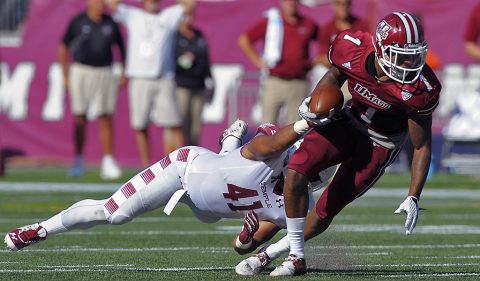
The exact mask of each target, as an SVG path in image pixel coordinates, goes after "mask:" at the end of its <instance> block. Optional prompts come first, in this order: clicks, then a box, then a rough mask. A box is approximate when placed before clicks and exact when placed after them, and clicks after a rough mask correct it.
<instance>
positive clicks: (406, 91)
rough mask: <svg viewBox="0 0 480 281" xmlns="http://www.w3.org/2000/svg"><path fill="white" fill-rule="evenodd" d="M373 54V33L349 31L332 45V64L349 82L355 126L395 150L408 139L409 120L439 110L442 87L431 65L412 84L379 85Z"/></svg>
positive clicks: (384, 83) (330, 57)
mask: <svg viewBox="0 0 480 281" xmlns="http://www.w3.org/2000/svg"><path fill="white" fill-rule="evenodd" d="M374 51H375V50H374V46H373V42H372V35H371V34H370V33H367V32H362V31H352V30H346V31H343V32H341V33H339V35H338V36H337V38H336V39H335V41H334V42H333V43H332V46H331V48H330V52H329V60H330V62H331V64H332V65H333V66H335V67H337V68H338V69H339V70H340V71H341V72H342V73H343V74H344V76H345V77H346V78H347V79H348V89H349V91H350V94H351V95H352V102H351V107H350V111H349V113H350V115H351V117H352V122H353V123H354V126H355V127H357V128H358V129H359V130H360V131H362V132H364V133H366V134H368V135H369V136H370V138H372V139H373V140H375V141H376V142H377V143H379V144H381V145H383V146H385V147H388V148H394V147H398V146H399V145H400V144H401V143H402V142H403V140H404V138H405V136H406V133H407V127H408V124H407V120H408V118H410V117H411V116H414V115H416V114H430V113H432V112H433V110H434V109H435V108H436V106H437V105H438V101H439V93H440V89H441V85H440V82H439V81H438V79H437V77H436V76H435V74H434V73H433V71H432V70H431V69H430V67H428V65H425V67H424V68H423V70H422V73H421V74H420V77H419V79H418V80H417V81H415V82H414V83H412V84H401V83H397V82H394V81H391V82H380V81H378V80H377V79H376V78H375V77H374V74H373V73H374V70H373V69H372V68H373V67H374ZM369 68H371V69H370V71H369Z"/></svg>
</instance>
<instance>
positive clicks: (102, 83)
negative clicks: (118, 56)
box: [95, 67, 122, 180]
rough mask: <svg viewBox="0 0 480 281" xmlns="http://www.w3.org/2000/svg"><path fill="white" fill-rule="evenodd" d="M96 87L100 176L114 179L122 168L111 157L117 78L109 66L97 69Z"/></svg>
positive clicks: (120, 173) (120, 172)
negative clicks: (100, 150) (101, 152)
mask: <svg viewBox="0 0 480 281" xmlns="http://www.w3.org/2000/svg"><path fill="white" fill-rule="evenodd" d="M98 85H99V86H98V88H97V91H96V94H95V108H96V110H97V116H98V123H99V135H100V143H101V145H102V150H103V159H102V166H101V170H100V177H101V178H102V179H104V180H114V179H118V178H120V177H121V176H122V170H121V169H120V167H119V165H118V164H117V162H116V161H115V158H114V157H113V148H114V128H113V113H114V112H115V109H116V105H117V96H118V79H116V78H115V77H114V76H113V72H112V69H111V67H102V68H99V69H98Z"/></svg>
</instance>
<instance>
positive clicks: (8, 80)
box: [0, 62, 244, 123]
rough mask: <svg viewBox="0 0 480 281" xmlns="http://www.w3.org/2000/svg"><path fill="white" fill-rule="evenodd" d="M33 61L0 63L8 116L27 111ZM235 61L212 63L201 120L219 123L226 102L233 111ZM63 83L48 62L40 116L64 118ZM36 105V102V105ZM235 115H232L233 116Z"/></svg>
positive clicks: (237, 82) (239, 71)
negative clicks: (14, 64)
mask: <svg viewBox="0 0 480 281" xmlns="http://www.w3.org/2000/svg"><path fill="white" fill-rule="evenodd" d="M35 69H36V67H35V64H33V63H31V62H20V63H18V65H17V67H16V69H15V71H14V72H12V74H10V69H9V67H8V65H7V64H6V63H0V70H1V75H2V77H1V78H2V79H1V81H2V83H1V84H0V112H6V113H7V116H8V118H9V119H10V120H24V119H26V118H27V114H28V95H29V92H30V88H31V82H32V80H33V78H34V75H35ZM113 71H114V74H115V75H116V76H120V73H121V66H120V64H119V63H115V64H114V66H113ZM243 73H244V70H243V67H242V66H241V65H239V64H227V65H212V75H213V78H214V81H215V92H214V95H213V99H212V101H211V103H209V104H206V105H205V108H204V111H203V116H202V120H203V122H205V123H221V122H223V121H224V120H225V114H226V112H227V104H228V106H229V110H228V112H229V116H230V117H229V118H230V119H232V118H233V117H232V116H236V114H237V108H236V106H237V104H236V101H237V92H238V90H239V88H240V86H241V83H242V78H243ZM65 95H66V92H65V85H64V81H63V75H62V70H61V66H60V64H59V63H52V64H51V65H50V67H49V70H48V89H47V95H46V98H45V102H44V104H43V105H42V120H44V121H61V120H63V119H64V118H65V106H66V105H65ZM36 106H37V105H36ZM235 118H236V117H235Z"/></svg>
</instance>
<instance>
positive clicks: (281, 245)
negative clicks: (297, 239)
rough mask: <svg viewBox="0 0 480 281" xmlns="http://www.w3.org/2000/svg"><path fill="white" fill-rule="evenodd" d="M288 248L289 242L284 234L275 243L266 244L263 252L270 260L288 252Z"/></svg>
mask: <svg viewBox="0 0 480 281" xmlns="http://www.w3.org/2000/svg"><path fill="white" fill-rule="evenodd" d="M288 250H290V242H289V241H288V237H287V236H285V237H283V238H282V239H280V240H279V241H278V242H277V243H274V244H272V245H270V246H268V247H267V249H265V252H266V253H267V255H268V256H269V257H270V259H271V260H274V259H276V258H278V257H279V256H280V255H281V254H283V253H286V252H288Z"/></svg>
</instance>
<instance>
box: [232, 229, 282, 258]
mask: <svg viewBox="0 0 480 281" xmlns="http://www.w3.org/2000/svg"><path fill="white" fill-rule="evenodd" d="M280 229H281V228H280V227H278V226H277V225H276V224H274V223H273V222H269V221H260V223H259V228H258V230H257V231H256V232H255V234H254V235H253V238H252V240H251V243H248V244H241V243H239V242H238V239H239V237H238V236H237V237H235V240H233V249H234V250H235V251H236V252H237V253H238V254H240V255H244V254H248V253H251V252H253V251H255V250H256V249H257V248H258V246H260V245H262V244H263V243H265V242H267V241H269V240H270V239H272V238H273V236H275V234H277V232H278V231H279V230H280Z"/></svg>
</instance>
